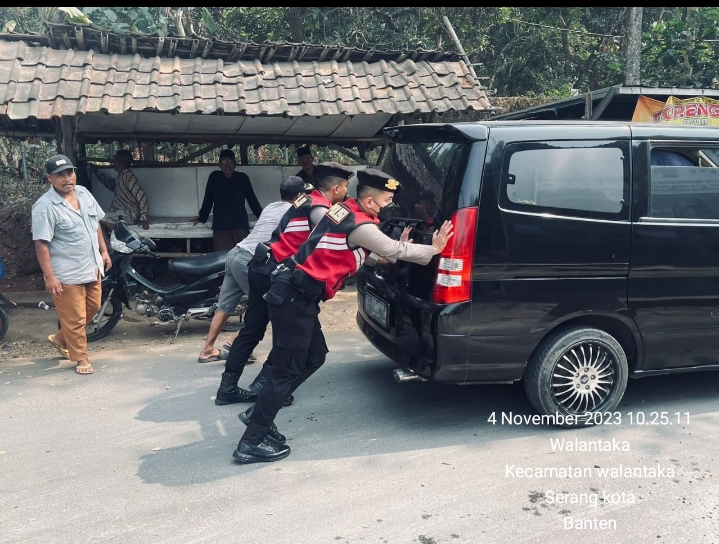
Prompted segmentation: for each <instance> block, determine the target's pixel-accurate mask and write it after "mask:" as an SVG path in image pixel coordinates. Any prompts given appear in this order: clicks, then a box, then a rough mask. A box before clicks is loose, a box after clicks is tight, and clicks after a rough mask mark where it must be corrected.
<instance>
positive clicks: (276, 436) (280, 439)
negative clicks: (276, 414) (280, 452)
mask: <svg viewBox="0 0 719 544" xmlns="http://www.w3.org/2000/svg"><path fill="white" fill-rule="evenodd" d="M254 409H255V405H254V404H253V405H252V406H250V407H249V408H248V409H247V410H245V411H244V412H240V413H239V414H237V417H239V418H240V421H241V422H242V423H244V424H245V425H249V424H250V416H252V411H253V410H254ZM265 440H267V441H269V442H273V443H275V444H277V445H278V446H281V445H282V444H284V443H285V442H287V439H286V438H285V435H283V434H282V433H281V432H280V431H278V430H277V425H275V424H274V423H273V424H272V426H271V427H270V430H269V431H267V436H265Z"/></svg>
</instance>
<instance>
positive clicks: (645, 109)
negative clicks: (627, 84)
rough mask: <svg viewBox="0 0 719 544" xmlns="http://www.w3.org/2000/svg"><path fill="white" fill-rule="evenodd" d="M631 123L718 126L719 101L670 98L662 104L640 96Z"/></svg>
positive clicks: (699, 98)
mask: <svg viewBox="0 0 719 544" xmlns="http://www.w3.org/2000/svg"><path fill="white" fill-rule="evenodd" d="M632 122H635V123H661V124H669V125H703V126H719V100H713V99H711V98H706V97H703V96H697V97H695V98H687V99H685V100H679V99H678V98H675V97H674V96H670V97H669V99H668V100H667V101H666V103H664V102H661V101H660V100H654V99H652V98H648V97H646V96H640V97H639V99H638V100H637V106H636V108H634V115H633V116H632Z"/></svg>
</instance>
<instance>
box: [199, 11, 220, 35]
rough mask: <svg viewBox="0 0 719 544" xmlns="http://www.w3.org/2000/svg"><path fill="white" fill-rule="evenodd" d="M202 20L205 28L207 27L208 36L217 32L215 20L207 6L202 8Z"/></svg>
mask: <svg viewBox="0 0 719 544" xmlns="http://www.w3.org/2000/svg"><path fill="white" fill-rule="evenodd" d="M202 22H203V23H205V28H207V32H208V34H209V35H210V36H212V35H213V34H214V33H215V32H217V24H215V20H214V19H213V18H212V14H211V13H210V12H209V11H208V10H207V8H202Z"/></svg>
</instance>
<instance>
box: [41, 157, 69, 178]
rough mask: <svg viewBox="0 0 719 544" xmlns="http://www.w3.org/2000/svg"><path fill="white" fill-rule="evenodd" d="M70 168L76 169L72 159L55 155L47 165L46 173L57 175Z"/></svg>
mask: <svg viewBox="0 0 719 544" xmlns="http://www.w3.org/2000/svg"><path fill="white" fill-rule="evenodd" d="M68 168H75V165H74V164H72V161H71V160H70V157H67V156H65V155H53V156H52V157H50V158H49V159H48V160H47V162H46V163H45V171H46V172H47V173H48V174H57V173H58V172H62V171H63V170H67V169H68Z"/></svg>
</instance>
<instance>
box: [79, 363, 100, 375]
mask: <svg viewBox="0 0 719 544" xmlns="http://www.w3.org/2000/svg"><path fill="white" fill-rule="evenodd" d="M75 372H77V373H78V374H92V373H93V372H95V369H94V368H92V365H91V364H90V363H87V364H86V365H82V366H81V365H75Z"/></svg>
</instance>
